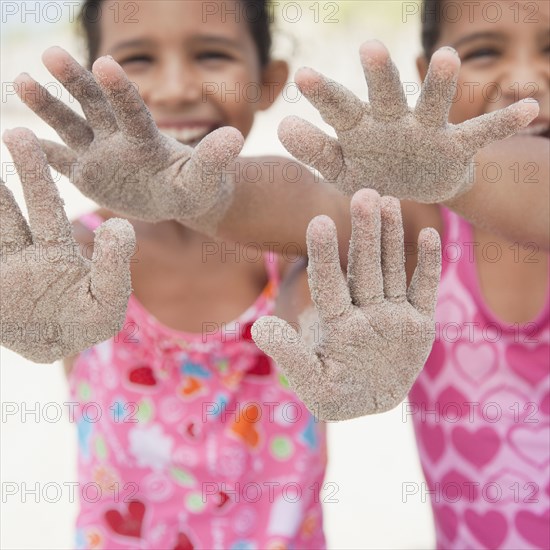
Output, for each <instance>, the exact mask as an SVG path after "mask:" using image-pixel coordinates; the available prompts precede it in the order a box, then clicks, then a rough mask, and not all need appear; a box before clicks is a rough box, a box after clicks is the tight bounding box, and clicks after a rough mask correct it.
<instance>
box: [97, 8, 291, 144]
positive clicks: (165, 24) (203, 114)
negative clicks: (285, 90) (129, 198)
mask: <svg viewBox="0 0 550 550" xmlns="http://www.w3.org/2000/svg"><path fill="white" fill-rule="evenodd" d="M115 4H116V2H114V1H113V0H109V1H106V2H103V3H102V14H103V15H102V17H101V22H100V25H101V26H100V37H101V38H100V44H99V48H98V55H99V56H101V55H107V54H109V55H112V56H113V58H114V59H115V60H116V61H117V62H118V63H119V64H120V65H121V66H122V68H123V69H124V71H125V72H126V74H127V75H128V77H129V79H130V80H131V81H132V82H134V83H135V84H136V85H137V86H138V89H139V92H140V95H141V97H142V98H143V100H144V101H145V103H146V105H147V107H148V108H149V110H150V111H151V114H152V116H153V118H154V120H155V122H156V123H157V125H158V126H159V128H160V130H161V131H162V132H163V133H165V134H167V135H170V136H172V137H175V138H176V139H178V140H179V141H181V142H183V143H186V144H188V145H196V144H197V143H198V142H199V141H200V140H201V139H202V138H203V137H204V136H205V135H206V134H208V133H210V132H212V131H213V130H215V129H216V128H219V127H222V126H233V127H235V128H237V129H238V130H240V132H241V133H242V134H243V135H244V136H245V137H246V135H247V134H248V133H249V132H250V129H251V127H252V123H253V120H254V114H255V113H256V112H257V111H258V110H262V109H265V108H267V107H268V106H269V105H271V103H273V101H274V99H275V98H276V97H277V95H278V93H279V91H280V90H281V89H282V86H283V85H284V83H285V82H286V78H287V75H288V69H287V67H286V64H285V63H283V62H280V61H279V62H270V63H269V64H268V65H267V66H265V67H262V66H261V63H260V59H259V53H258V48H257V45H256V44H255V42H254V39H253V37H252V34H251V31H250V26H249V22H248V21H247V20H246V18H245V12H244V11H243V9H242V6H241V2H240V0H235V2H234V4H235V5H234V6H230V5H229V4H232V2H231V0H230V1H229V2H227V1H224V2H219V4H220V6H219V8H220V9H218V10H216V9H212V8H213V7H214V8H215V7H216V3H213V2H207V3H206V2H203V1H201V0H185V1H174V0H155V1H151V0H147V1H142V2H139V4H138V5H139V11H138V12H137V13H136V14H134V15H133V16H131V17H130V16H129V15H128V14H126V16H124V14H123V13H122V12H121V13H120V15H119V17H116V16H115V14H116V13H117V11H116V6H115ZM222 4H223V6H222ZM206 7H208V9H205V8H206ZM230 8H233V10H234V11H236V13H237V14H239V15H238V16H236V15H230V14H231V11H230ZM223 10H225V12H224V11H223ZM213 11H215V12H216V13H212V12H213Z"/></svg>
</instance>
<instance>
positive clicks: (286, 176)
mask: <svg viewBox="0 0 550 550" xmlns="http://www.w3.org/2000/svg"><path fill="white" fill-rule="evenodd" d="M236 165H237V167H238V168H237V169H238V170H239V172H240V173H241V174H242V177H240V178H237V181H236V183H235V187H234V191H233V197H232V200H231V204H230V206H229V207H228V208H227V210H226V211H225V215H224V217H223V218H222V219H221V221H220V222H219V224H218V227H217V230H216V236H217V237H219V238H222V239H230V240H233V241H237V242H241V243H243V242H249V241H254V242H255V243H257V244H258V245H259V246H260V247H261V248H263V249H264V250H269V249H273V250H275V251H276V252H279V253H282V254H283V255H284V256H285V257H286V256H294V255H302V256H305V255H307V250H306V230H307V226H308V224H309V222H310V221H311V220H312V219H313V218H314V217H315V216H318V215H321V214H325V215H327V216H329V217H330V218H332V219H333V220H334V222H335V224H336V226H337V228H338V244H339V247H340V248H339V250H340V260H341V263H342V266H344V267H345V266H346V265H347V256H348V247H349V240H350V237H351V218H350V213H349V208H350V207H349V205H350V197H347V196H346V195H344V194H343V193H340V192H339V191H338V190H337V189H336V188H335V187H334V186H332V185H330V184H329V183H326V182H324V181H322V179H321V180H320V181H319V178H316V176H315V175H314V174H313V173H311V172H310V171H309V170H308V169H307V168H306V167H305V166H304V165H303V164H301V163H299V162H296V161H295V160H292V159H289V158H284V157H267V156H266V157H255V158H239V159H238V160H237V163H236ZM252 169H254V172H253V170H252ZM258 170H259V171H258ZM252 173H254V174H258V175H259V177H258V176H254V181H250V179H249V180H248V181H247V179H246V174H248V175H249V178H250V174H252ZM296 178H298V180H297V181H296Z"/></svg>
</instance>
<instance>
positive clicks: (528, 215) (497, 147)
mask: <svg viewBox="0 0 550 550" xmlns="http://www.w3.org/2000/svg"><path fill="white" fill-rule="evenodd" d="M475 162H476V169H475V174H474V185H473V187H472V188H471V189H470V190H469V191H467V192H466V193H464V194H463V195H460V196H458V197H456V198H454V199H451V200H449V201H447V202H445V203H444V204H445V206H447V207H449V208H450V209H452V210H453V211H455V212H456V213H457V214H460V215H461V216H462V217H464V218H465V219H467V220H468V221H469V222H471V223H472V224H474V225H476V226H479V227H481V228H483V229H486V230H488V231H490V232H492V233H494V234H495V235H499V236H502V237H504V238H505V239H509V240H513V241H520V242H535V243H536V244H537V245H539V246H540V247H541V248H544V249H546V250H548V249H549V248H550V227H549V220H550V189H549V188H550V185H549V183H550V173H549V170H550V166H549V165H550V141H549V140H548V139H546V138H542V137H531V136H529V137H527V136H514V137H511V138H508V139H506V140H504V141H501V142H499V143H495V144H492V145H489V146H488V147H485V148H484V149H482V150H481V151H479V153H478V154H477V155H476V157H475Z"/></svg>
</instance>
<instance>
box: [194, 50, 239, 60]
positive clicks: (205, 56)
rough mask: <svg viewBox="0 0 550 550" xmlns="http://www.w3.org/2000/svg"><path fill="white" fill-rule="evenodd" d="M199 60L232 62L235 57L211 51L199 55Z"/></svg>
mask: <svg viewBox="0 0 550 550" xmlns="http://www.w3.org/2000/svg"><path fill="white" fill-rule="evenodd" d="M197 59H199V60H201V61H202V60H205V61H207V60H210V59H215V60H226V61H231V60H232V59H233V57H232V56H231V55H229V54H228V53H226V52H222V51H215V50H211V51H205V52H200V53H198V54H197Z"/></svg>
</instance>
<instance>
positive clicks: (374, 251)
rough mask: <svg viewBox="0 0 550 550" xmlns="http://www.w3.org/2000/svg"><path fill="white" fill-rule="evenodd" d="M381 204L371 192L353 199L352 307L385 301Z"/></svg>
mask: <svg viewBox="0 0 550 550" xmlns="http://www.w3.org/2000/svg"><path fill="white" fill-rule="evenodd" d="M380 204H381V203H380V195H379V194H378V193H377V192H376V191H374V190H372V189H362V190H360V191H357V193H355V195H354V196H353V198H352V199H351V226H352V229H351V242H350V248H349V255H348V258H349V260H348V285H349V291H350V294H351V298H352V300H353V303H354V304H355V305H356V306H359V307H362V306H366V305H368V304H373V303H379V302H381V301H383V300H384V281H383V279H382V266H381V261H380V237H381V228H380V225H381V224H380Z"/></svg>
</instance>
